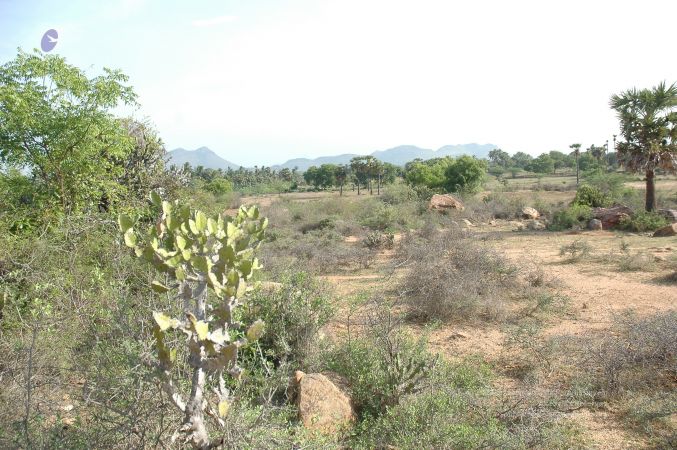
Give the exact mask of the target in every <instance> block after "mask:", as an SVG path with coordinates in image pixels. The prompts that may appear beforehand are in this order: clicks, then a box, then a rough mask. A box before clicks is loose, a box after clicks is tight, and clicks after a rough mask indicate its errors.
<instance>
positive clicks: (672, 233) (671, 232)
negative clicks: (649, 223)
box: [653, 222, 677, 237]
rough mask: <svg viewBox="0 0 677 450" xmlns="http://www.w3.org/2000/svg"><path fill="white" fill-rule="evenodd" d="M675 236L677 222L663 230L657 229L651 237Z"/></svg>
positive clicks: (676, 234)
mask: <svg viewBox="0 0 677 450" xmlns="http://www.w3.org/2000/svg"><path fill="white" fill-rule="evenodd" d="M670 236H677V222H675V223H673V224H672V225H668V226H666V227H663V228H659V229H658V230H656V231H655V232H654V234H653V237H670Z"/></svg>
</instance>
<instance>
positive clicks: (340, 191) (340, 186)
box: [339, 183, 343, 197]
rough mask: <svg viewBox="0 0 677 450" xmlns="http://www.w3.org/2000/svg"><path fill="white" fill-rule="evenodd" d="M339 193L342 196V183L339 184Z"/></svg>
mask: <svg viewBox="0 0 677 450" xmlns="http://www.w3.org/2000/svg"><path fill="white" fill-rule="evenodd" d="M339 195H340V196H341V197H343V183H341V184H340V185H339Z"/></svg>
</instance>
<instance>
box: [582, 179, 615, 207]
mask: <svg viewBox="0 0 677 450" xmlns="http://www.w3.org/2000/svg"><path fill="white" fill-rule="evenodd" d="M573 203H574V205H579V206H589V207H592V208H598V207H607V206H610V205H611V203H612V200H611V198H610V197H609V196H608V195H605V194H604V193H603V192H602V191H600V190H599V189H597V188H596V187H592V186H588V185H587V184H584V185H583V186H581V187H579V188H578V190H577V191H576V197H575V198H574V202H573Z"/></svg>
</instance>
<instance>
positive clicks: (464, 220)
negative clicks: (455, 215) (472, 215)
mask: <svg viewBox="0 0 677 450" xmlns="http://www.w3.org/2000/svg"><path fill="white" fill-rule="evenodd" d="M461 222H463V225H465V226H466V227H474V226H475V225H474V224H473V223H472V222H471V221H469V220H468V219H461Z"/></svg>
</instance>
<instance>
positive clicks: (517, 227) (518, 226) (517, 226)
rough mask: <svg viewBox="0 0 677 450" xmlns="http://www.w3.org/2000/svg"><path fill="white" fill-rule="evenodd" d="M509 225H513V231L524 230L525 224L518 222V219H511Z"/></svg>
mask: <svg viewBox="0 0 677 450" xmlns="http://www.w3.org/2000/svg"><path fill="white" fill-rule="evenodd" d="M508 225H510V226H511V227H512V230H513V231H522V230H524V224H523V223H522V222H517V221H514V220H513V221H511V222H508Z"/></svg>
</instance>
